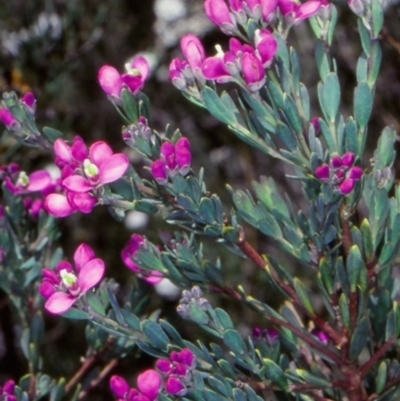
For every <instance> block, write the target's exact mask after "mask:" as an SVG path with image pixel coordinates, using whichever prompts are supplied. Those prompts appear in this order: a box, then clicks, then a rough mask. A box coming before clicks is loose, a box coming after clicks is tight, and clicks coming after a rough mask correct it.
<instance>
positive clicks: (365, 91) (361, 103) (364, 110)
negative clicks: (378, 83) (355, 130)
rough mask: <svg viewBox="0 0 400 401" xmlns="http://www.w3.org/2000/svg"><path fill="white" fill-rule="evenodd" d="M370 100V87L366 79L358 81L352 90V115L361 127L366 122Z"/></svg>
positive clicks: (371, 99) (370, 105)
mask: <svg viewBox="0 0 400 401" xmlns="http://www.w3.org/2000/svg"><path fill="white" fill-rule="evenodd" d="M372 102H373V98H372V92H371V88H370V87H369V85H368V83H367V82H366V81H362V82H360V83H359V84H358V85H357V87H356V89H355V91H354V117H355V119H356V121H357V124H358V125H359V126H360V128H362V129H364V128H365V127H366V126H367V124H368V120H369V117H370V115H371V110H372Z"/></svg>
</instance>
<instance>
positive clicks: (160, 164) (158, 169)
mask: <svg viewBox="0 0 400 401" xmlns="http://www.w3.org/2000/svg"><path fill="white" fill-rule="evenodd" d="M150 168H151V174H152V175H153V177H154V179H155V180H156V181H157V182H158V183H159V184H160V185H166V184H167V182H168V178H167V166H166V164H165V162H164V161H163V160H161V159H158V160H156V161H154V162H153V163H151V167H150Z"/></svg>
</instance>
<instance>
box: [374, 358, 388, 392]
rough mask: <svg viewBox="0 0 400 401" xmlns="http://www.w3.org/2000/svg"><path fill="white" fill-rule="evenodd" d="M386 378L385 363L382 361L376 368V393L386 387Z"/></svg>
mask: <svg viewBox="0 0 400 401" xmlns="http://www.w3.org/2000/svg"><path fill="white" fill-rule="evenodd" d="M386 378H387V366H386V361H382V362H381V363H380V365H379V368H378V374H377V375H376V392H377V393H378V394H380V393H381V392H382V391H383V390H384V388H385V385H386Z"/></svg>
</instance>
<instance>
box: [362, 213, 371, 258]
mask: <svg viewBox="0 0 400 401" xmlns="http://www.w3.org/2000/svg"><path fill="white" fill-rule="evenodd" d="M360 230H361V237H362V242H363V247H364V254H365V257H366V258H367V259H371V258H372V256H373V254H374V245H373V242H372V234H371V229H370V226H369V221H368V220H367V219H366V218H365V219H364V220H363V221H362V223H361V227H360Z"/></svg>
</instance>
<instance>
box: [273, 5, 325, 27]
mask: <svg viewBox="0 0 400 401" xmlns="http://www.w3.org/2000/svg"><path fill="white" fill-rule="evenodd" d="M321 4H322V0H310V1H307V2H305V3H303V4H302V3H298V2H297V1H296V0H278V6H279V8H280V10H281V12H282V14H283V15H284V16H285V18H286V19H287V20H288V21H289V22H290V23H292V24H294V25H296V24H298V23H299V22H301V21H302V20H304V19H306V18H309V17H312V16H313V15H314V14H316V13H317V12H318V9H319V8H320V6H321Z"/></svg>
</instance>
